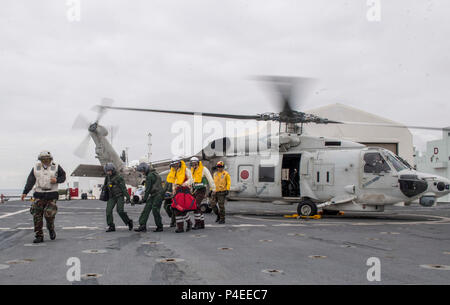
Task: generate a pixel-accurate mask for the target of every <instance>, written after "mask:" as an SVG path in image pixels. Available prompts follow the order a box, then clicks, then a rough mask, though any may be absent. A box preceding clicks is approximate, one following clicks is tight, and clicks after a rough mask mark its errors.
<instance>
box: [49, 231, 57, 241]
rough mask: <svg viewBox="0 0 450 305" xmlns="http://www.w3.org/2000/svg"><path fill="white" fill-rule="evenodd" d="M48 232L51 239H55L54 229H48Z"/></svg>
mask: <svg viewBox="0 0 450 305" xmlns="http://www.w3.org/2000/svg"><path fill="white" fill-rule="evenodd" d="M48 234H49V235H50V239H51V240H55V238H56V232H55V230H48Z"/></svg>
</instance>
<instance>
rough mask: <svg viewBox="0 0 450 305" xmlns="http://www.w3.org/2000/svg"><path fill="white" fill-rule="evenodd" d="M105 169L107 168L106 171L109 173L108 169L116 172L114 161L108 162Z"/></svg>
mask: <svg viewBox="0 0 450 305" xmlns="http://www.w3.org/2000/svg"><path fill="white" fill-rule="evenodd" d="M103 169H104V170H105V173H107V172H108V171H112V172H113V174H114V173H115V172H116V167H115V166H114V164H113V163H106V164H105V167H104V168H103Z"/></svg>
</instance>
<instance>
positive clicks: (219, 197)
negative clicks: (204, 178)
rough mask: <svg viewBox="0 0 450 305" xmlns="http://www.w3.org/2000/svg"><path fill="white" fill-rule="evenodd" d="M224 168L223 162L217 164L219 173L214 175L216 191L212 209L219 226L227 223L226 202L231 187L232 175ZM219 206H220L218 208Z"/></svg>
mask: <svg viewBox="0 0 450 305" xmlns="http://www.w3.org/2000/svg"><path fill="white" fill-rule="evenodd" d="M224 167H225V164H224V163H223V161H219V162H217V165H216V168H217V171H216V172H215V173H214V184H215V186H216V191H215V192H213V194H212V201H211V208H212V209H213V211H214V213H215V214H216V215H217V219H216V222H218V223H219V224H224V223H225V201H226V199H227V195H228V192H229V191H230V186H231V178H230V174H228V172H227V171H225V170H224ZM217 205H219V207H218V208H217Z"/></svg>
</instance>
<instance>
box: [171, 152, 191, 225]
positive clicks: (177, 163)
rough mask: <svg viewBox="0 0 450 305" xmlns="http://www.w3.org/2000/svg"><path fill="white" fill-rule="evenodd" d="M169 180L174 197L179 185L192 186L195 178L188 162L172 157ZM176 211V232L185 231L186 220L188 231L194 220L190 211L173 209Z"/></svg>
mask: <svg viewBox="0 0 450 305" xmlns="http://www.w3.org/2000/svg"><path fill="white" fill-rule="evenodd" d="M167 182H168V183H172V197H175V193H176V190H177V188H178V187H181V186H183V187H191V186H192V183H193V182H194V180H193V179H192V173H191V171H190V170H189V169H188V168H187V166H186V163H185V162H184V161H183V160H181V158H179V157H175V158H173V159H172V162H171V163H170V172H169V174H168V175H167ZM173 211H174V213H175V219H176V223H177V229H176V230H175V232H176V233H181V232H184V222H186V232H187V231H189V230H191V228H192V221H191V219H190V212H181V211H179V210H177V209H173Z"/></svg>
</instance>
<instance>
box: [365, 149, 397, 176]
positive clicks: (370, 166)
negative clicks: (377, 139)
mask: <svg viewBox="0 0 450 305" xmlns="http://www.w3.org/2000/svg"><path fill="white" fill-rule="evenodd" d="M364 163H365V164H364V172H365V173H373V174H379V173H381V172H389V171H390V170H391V168H390V167H389V165H388V164H387V163H386V161H385V160H384V159H383V157H382V156H381V154H380V153H378V152H369V153H366V154H365V155H364Z"/></svg>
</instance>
